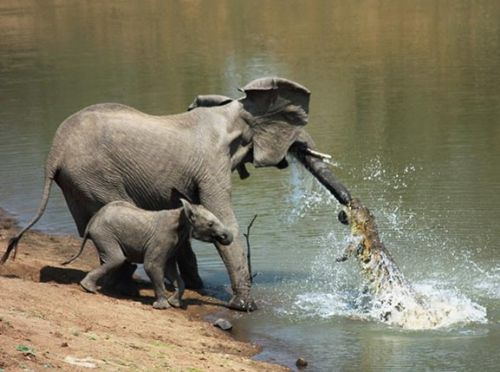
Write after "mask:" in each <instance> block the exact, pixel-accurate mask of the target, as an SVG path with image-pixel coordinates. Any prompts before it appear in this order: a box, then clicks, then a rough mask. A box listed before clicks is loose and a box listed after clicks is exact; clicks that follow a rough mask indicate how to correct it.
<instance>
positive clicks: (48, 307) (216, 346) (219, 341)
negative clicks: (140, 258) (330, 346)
mask: <svg viewBox="0 0 500 372" xmlns="http://www.w3.org/2000/svg"><path fill="white" fill-rule="evenodd" d="M16 229H17V225H16V220H15V219H14V218H12V217H11V216H9V215H8V214H7V213H5V212H4V211H3V210H0V252H4V251H5V248H6V244H7V241H8V238H10V237H11V236H13V234H14V233H15V231H16ZM79 244H80V240H79V239H78V238H76V237H73V236H68V235H57V236H55V235H47V234H44V233H41V232H37V231H34V232H28V233H27V234H26V235H25V236H24V238H23V239H22V240H21V243H20V244H19V252H18V255H17V258H16V260H15V261H8V262H7V263H6V264H5V265H3V266H0V370H5V371H17V370H27V369H28V370H39V369H42V368H61V369H63V370H85V369H86V368H100V369H102V370H127V369H134V370H149V371H151V370H175V371H194V370H196V371H200V370H209V371H284V370H286V368H284V367H281V366H278V365H272V364H268V363H263V362H258V361H254V360H252V359H251V356H252V355H255V354H256V353H257V352H258V351H259V347H258V346H256V345H252V344H249V343H244V342H240V341H236V340H234V339H233V338H232V337H231V336H230V335H229V334H227V333H224V332H223V331H221V330H219V329H217V328H215V327H213V326H212V325H211V324H209V323H208V322H206V321H204V320H203V319H204V318H205V317H206V316H207V315H208V314H210V313H215V312H218V311H221V309H222V306H221V303H220V302H219V301H218V300H216V299H213V298H211V297H207V296H203V295H201V294H199V293H196V292H193V291H187V292H186V294H185V300H186V304H187V308H186V309H169V310H166V311H158V310H154V309H153V308H152V307H151V304H152V302H153V291H152V289H151V287H150V286H149V285H147V284H146V283H143V284H142V285H141V290H140V295H141V296H140V297H136V298H125V297H119V296H111V295H104V294H97V295H91V294H88V293H85V292H83V291H82V290H81V289H80V287H79V285H78V282H79V280H81V278H83V276H84V275H85V273H86V272H87V271H88V270H89V269H90V268H92V267H94V266H95V265H97V255H96V253H95V250H93V249H91V247H87V249H85V250H84V253H83V255H82V256H81V258H80V259H79V260H77V261H75V262H74V263H73V264H72V265H71V266H70V267H63V266H61V265H60V262H61V261H63V260H64V259H65V258H67V257H70V256H71V255H72V254H73V253H74V252H76V251H77V249H78V247H79ZM85 366H86V367H85Z"/></svg>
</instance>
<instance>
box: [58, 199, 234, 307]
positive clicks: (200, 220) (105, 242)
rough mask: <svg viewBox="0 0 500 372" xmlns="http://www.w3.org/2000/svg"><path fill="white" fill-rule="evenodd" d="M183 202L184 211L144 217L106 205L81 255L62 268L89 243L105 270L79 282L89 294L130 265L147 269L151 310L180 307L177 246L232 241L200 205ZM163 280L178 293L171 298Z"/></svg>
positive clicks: (126, 207) (118, 204) (124, 205)
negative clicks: (192, 241)
mask: <svg viewBox="0 0 500 372" xmlns="http://www.w3.org/2000/svg"><path fill="white" fill-rule="evenodd" d="M181 202H182V205H183V207H182V208H178V209H170V210H162V211H146V210H144V209H140V208H137V207H136V206H135V205H133V204H131V203H129V202H125V201H114V202H111V203H109V204H106V205H105V206H104V207H102V208H101V209H100V210H99V211H98V212H97V213H96V214H94V216H93V217H92V218H91V219H90V222H89V224H88V225H87V228H86V230H85V233H84V235H83V241H82V245H81V247H80V251H79V252H78V253H77V254H76V255H75V256H74V257H72V258H71V259H69V260H68V261H66V262H64V263H63V265H67V264H69V263H70V262H72V261H74V260H75V259H77V258H78V257H79V256H80V254H81V253H82V251H83V247H84V246H85V243H86V242H87V240H88V239H91V240H92V241H93V242H94V245H95V246H96V248H97V252H98V254H99V259H100V261H101V266H99V267H97V268H96V269H94V270H92V271H90V272H89V273H88V274H87V275H86V276H85V278H83V280H82V281H81V282H80V285H81V286H82V287H83V288H84V289H85V290H86V291H88V292H91V293H95V292H96V291H97V281H98V280H99V279H100V278H102V277H103V276H105V275H106V274H109V273H111V272H113V271H114V270H116V269H118V268H119V267H121V266H122V265H123V264H124V263H125V262H126V261H128V262H134V263H144V270H145V271H146V274H148V276H149V278H150V279H151V283H152V284H153V288H154V291H155V295H156V301H155V302H154V303H153V307H154V308H155V309H166V308H168V307H170V305H172V306H174V307H180V306H181V305H182V295H183V293H184V281H183V280H182V278H181V277H180V275H179V272H178V270H177V264H176V261H175V256H176V254H177V251H178V248H179V242H183V241H185V240H186V239H189V237H190V236H192V237H193V238H195V239H198V240H201V241H204V242H208V243H215V242H218V243H220V244H222V245H228V244H231V242H232V241H233V236H232V235H231V232H230V231H229V230H228V229H227V228H226V227H225V226H224V225H223V224H222V222H220V221H219V219H218V218H217V217H215V216H214V215H213V214H212V213H210V211H208V210H207V209H205V208H204V207H202V206H201V205H198V206H195V205H191V204H190V203H189V202H188V201H186V200H184V199H181ZM165 274H166V275H165ZM165 276H166V277H167V278H168V279H169V280H170V281H171V282H172V284H173V285H174V287H175V293H174V294H173V295H172V296H170V297H168V298H167V292H166V290H165V283H164V277H165Z"/></svg>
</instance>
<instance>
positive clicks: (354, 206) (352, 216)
mask: <svg viewBox="0 0 500 372" xmlns="http://www.w3.org/2000/svg"><path fill="white" fill-rule="evenodd" d="M339 220H340V222H342V223H343V224H346V225H350V228H351V241H350V243H349V244H348V246H347V247H346V249H345V251H344V253H343V255H342V256H341V257H339V258H337V262H343V261H346V260H347V259H348V258H349V257H350V256H353V255H354V256H355V257H356V258H357V259H358V261H359V262H360V264H361V268H362V271H363V274H364V277H365V279H366V282H367V286H366V290H365V292H370V293H371V295H372V297H373V300H374V304H375V306H376V309H377V310H378V311H376V313H377V315H378V317H379V318H380V320H382V321H384V322H387V323H391V324H398V325H401V326H404V325H405V324H403V322H404V321H406V320H408V319H409V317H411V318H412V319H415V318H416V317H417V316H418V318H419V322H420V323H422V324H425V325H427V326H428V327H434V326H435V325H436V320H435V317H434V316H433V315H432V312H431V311H430V309H429V306H428V304H427V303H426V302H425V301H424V299H423V298H422V297H420V296H419V295H418V294H417V293H416V291H415V290H414V288H413V287H412V285H411V284H410V283H409V282H408V281H407V280H406V279H405V277H404V275H403V273H402V272H401V270H400V269H399V267H398V266H397V265H396V263H395V261H394V259H393V257H392V255H391V254H390V252H389V251H388V250H387V248H386V247H385V245H384V244H383V243H382V241H381V239H380V236H379V233H378V229H377V225H376V223H375V217H374V215H373V214H372V213H371V212H370V210H369V209H368V208H367V207H365V206H364V205H363V204H362V203H361V201H360V200H359V199H357V198H353V199H351V201H350V202H349V203H348V204H347V205H346V206H345V207H344V209H343V210H342V211H341V212H340V213H339ZM410 313H411V314H410ZM409 314H410V315H409Z"/></svg>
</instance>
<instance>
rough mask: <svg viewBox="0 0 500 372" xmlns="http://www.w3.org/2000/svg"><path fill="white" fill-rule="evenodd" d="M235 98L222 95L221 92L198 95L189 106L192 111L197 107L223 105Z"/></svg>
mask: <svg viewBox="0 0 500 372" xmlns="http://www.w3.org/2000/svg"><path fill="white" fill-rule="evenodd" d="M232 100H233V99H232V98H229V97H226V96H221V95H219V94H207V95H200V96H196V98H195V99H194V101H193V102H192V103H191V104H190V105H189V106H188V111H191V110H193V109H195V108H197V107H214V106H222V105H225V104H226V103H229V102H231V101H232Z"/></svg>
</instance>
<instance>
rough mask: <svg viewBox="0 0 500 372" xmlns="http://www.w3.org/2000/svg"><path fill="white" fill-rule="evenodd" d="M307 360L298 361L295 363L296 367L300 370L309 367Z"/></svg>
mask: <svg viewBox="0 0 500 372" xmlns="http://www.w3.org/2000/svg"><path fill="white" fill-rule="evenodd" d="M307 364H308V363H307V360H305V359H304V358H299V359H297V361H296V362H295V365H296V366H297V367H299V368H305V367H307Z"/></svg>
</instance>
